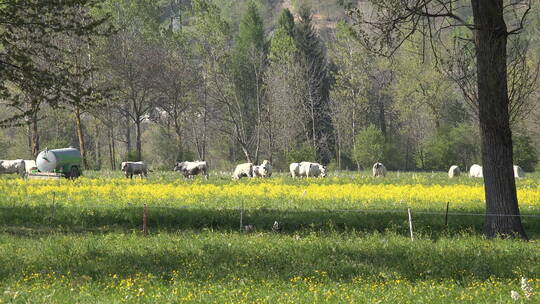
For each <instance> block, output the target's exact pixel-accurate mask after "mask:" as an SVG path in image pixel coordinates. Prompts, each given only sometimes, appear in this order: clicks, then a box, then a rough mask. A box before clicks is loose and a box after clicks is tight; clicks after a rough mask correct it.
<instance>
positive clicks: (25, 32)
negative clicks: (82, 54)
mask: <svg viewBox="0 0 540 304" xmlns="http://www.w3.org/2000/svg"><path fill="white" fill-rule="evenodd" d="M100 2H101V1H100V0H69V1H62V2H50V1H38V0H24V1H20V0H6V1H3V2H2V5H1V6H0V24H1V26H0V44H1V45H2V51H1V52H0V67H1V68H0V98H2V99H3V100H10V97H12V95H13V94H18V93H17V91H16V90H15V91H13V90H10V87H13V86H17V83H20V82H22V81H24V82H25V83H26V84H31V87H32V88H33V90H37V91H41V92H47V93H46V94H42V95H41V96H40V97H39V98H40V99H41V100H42V101H43V102H45V103H49V104H50V105H52V106H57V105H58V102H59V97H60V96H61V95H62V94H64V93H69V92H73V91H75V90H76V89H77V87H78V83H77V79H76V78H75V77H72V76H73V75H72V71H73V70H71V69H69V62H66V61H64V60H62V59H63V57H62V56H61V55H62V54H63V53H64V52H66V51H67V50H68V49H67V48H66V47H65V46H64V45H63V44H61V43H58V41H59V40H60V39H59V38H64V37H66V36H67V37H77V38H78V39H81V40H83V41H86V42H89V41H91V40H92V39H93V38H94V37H95V36H98V35H101V34H102V33H104V31H103V28H102V27H101V25H103V23H104V22H105V21H106V20H107V19H108V16H107V15H104V16H102V17H99V18H95V17H94V16H92V15H90V14H89V11H90V10H91V9H93V8H95V7H97V6H98V5H99V3H100ZM22 8H24V9H22ZM81 9H82V10H83V11H84V13H83V18H80V14H77V12H78V11H80V10H81ZM11 100H16V99H11ZM16 102H17V101H13V103H12V105H14V106H16V105H17V104H16ZM33 112H35V108H33V107H30V108H27V110H25V111H24V112H22V113H20V114H16V115H12V116H10V117H8V118H5V119H4V120H3V121H0V124H3V125H8V124H11V125H20V124H21V120H24V118H25V117H28V116H29V115H30V116H31V115H32V114H33Z"/></svg>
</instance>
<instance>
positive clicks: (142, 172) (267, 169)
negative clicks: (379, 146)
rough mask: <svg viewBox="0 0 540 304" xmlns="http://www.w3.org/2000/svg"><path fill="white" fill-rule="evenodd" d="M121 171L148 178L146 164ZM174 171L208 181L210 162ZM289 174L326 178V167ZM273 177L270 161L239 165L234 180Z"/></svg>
mask: <svg viewBox="0 0 540 304" xmlns="http://www.w3.org/2000/svg"><path fill="white" fill-rule="evenodd" d="M121 170H122V171H123V172H124V173H125V175H126V178H133V175H139V176H140V177H141V178H142V177H146V176H147V174H148V168H147V166H146V164H145V163H144V162H123V163H122V167H121ZM173 170H174V171H178V172H180V173H181V174H182V175H184V177H185V178H193V177H194V176H196V175H198V174H202V175H204V177H205V178H206V179H208V162H206V161H200V160H198V161H183V162H179V163H176V165H175V166H174V169H173ZM289 172H290V174H291V176H292V177H293V178H296V177H326V166H323V165H321V164H319V163H313V162H305V161H304V162H300V163H291V164H290V165H289ZM271 176H272V165H271V164H270V161H268V160H264V161H263V162H262V164H260V165H255V164H253V163H244V164H239V165H237V166H236V168H235V169H234V172H233V175H232V178H233V179H241V178H242V177H251V178H253V177H262V178H267V177H271ZM373 176H374V177H384V176H386V168H385V167H384V165H383V164H381V163H379V162H377V163H375V164H374V165H373Z"/></svg>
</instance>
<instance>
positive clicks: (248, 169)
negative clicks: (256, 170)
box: [232, 163, 253, 179]
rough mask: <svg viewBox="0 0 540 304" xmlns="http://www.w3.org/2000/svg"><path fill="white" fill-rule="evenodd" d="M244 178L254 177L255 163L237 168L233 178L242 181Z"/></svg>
mask: <svg viewBox="0 0 540 304" xmlns="http://www.w3.org/2000/svg"><path fill="white" fill-rule="evenodd" d="M242 177H253V163H245V164H240V165H238V166H236V169H234V173H233V176H232V178H233V179H241V178H242Z"/></svg>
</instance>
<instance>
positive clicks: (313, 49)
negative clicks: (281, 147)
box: [295, 6, 332, 163]
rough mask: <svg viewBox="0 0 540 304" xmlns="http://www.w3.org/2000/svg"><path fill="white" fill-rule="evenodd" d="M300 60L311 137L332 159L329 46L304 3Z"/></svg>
mask: <svg viewBox="0 0 540 304" xmlns="http://www.w3.org/2000/svg"><path fill="white" fill-rule="evenodd" d="M295 39H296V43H297V48H298V60H299V62H300V64H301V65H302V67H303V71H304V81H305V83H306V89H307V90H306V92H305V95H304V102H303V104H304V110H305V111H306V113H308V119H309V120H308V124H309V125H310V128H309V134H308V136H309V138H310V141H311V144H312V146H313V148H314V149H315V151H316V153H317V158H318V159H320V160H321V161H322V162H323V163H328V162H329V161H330V158H331V156H332V155H331V153H330V149H332V144H331V143H330V142H331V138H332V134H331V133H332V124H331V118H330V108H329V87H330V80H329V77H328V67H327V60H326V50H325V47H324V45H323V42H322V40H321V39H320V37H319V35H318V34H317V32H316V31H315V28H314V27H313V22H312V13H311V9H310V8H309V7H308V6H301V8H300V11H299V21H298V22H297V23H296V26H295Z"/></svg>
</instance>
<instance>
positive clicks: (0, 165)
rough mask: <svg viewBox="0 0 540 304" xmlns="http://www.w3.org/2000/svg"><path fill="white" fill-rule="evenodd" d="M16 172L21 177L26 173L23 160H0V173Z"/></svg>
mask: <svg viewBox="0 0 540 304" xmlns="http://www.w3.org/2000/svg"><path fill="white" fill-rule="evenodd" d="M9 173H17V174H19V175H20V176H21V177H24V176H25V175H26V166H25V164H24V160H22V159H17V160H0V174H9Z"/></svg>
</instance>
